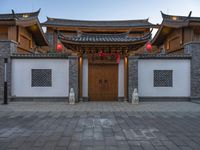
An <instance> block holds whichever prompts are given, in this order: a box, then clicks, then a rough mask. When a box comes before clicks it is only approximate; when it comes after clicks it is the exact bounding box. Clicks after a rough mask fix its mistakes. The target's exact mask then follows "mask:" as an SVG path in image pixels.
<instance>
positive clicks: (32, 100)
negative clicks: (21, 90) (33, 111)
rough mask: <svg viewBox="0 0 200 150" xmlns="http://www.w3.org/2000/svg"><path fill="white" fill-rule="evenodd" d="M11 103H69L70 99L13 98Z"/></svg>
mask: <svg viewBox="0 0 200 150" xmlns="http://www.w3.org/2000/svg"><path fill="white" fill-rule="evenodd" d="M10 101H15V102H16V101H18V102H69V98H68V97H11V99H10Z"/></svg>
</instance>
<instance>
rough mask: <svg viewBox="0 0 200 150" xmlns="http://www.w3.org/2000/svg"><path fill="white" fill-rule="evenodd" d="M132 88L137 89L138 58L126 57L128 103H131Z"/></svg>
mask: <svg viewBox="0 0 200 150" xmlns="http://www.w3.org/2000/svg"><path fill="white" fill-rule="evenodd" d="M134 88H138V57H135V56H129V57H128V101H129V102H130V101H131V98H132V93H133V90H134Z"/></svg>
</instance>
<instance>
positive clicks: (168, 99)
mask: <svg viewBox="0 0 200 150" xmlns="http://www.w3.org/2000/svg"><path fill="white" fill-rule="evenodd" d="M139 99H140V101H141V102H178V101H180V102H181V101H190V97H139Z"/></svg>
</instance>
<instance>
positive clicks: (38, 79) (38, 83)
mask: <svg viewBox="0 0 200 150" xmlns="http://www.w3.org/2000/svg"><path fill="white" fill-rule="evenodd" d="M31 73H32V87H51V86H52V71H51V69H32V72H31Z"/></svg>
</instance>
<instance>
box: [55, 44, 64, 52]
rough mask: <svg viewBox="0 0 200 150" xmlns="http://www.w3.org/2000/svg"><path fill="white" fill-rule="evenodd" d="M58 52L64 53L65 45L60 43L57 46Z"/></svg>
mask: <svg viewBox="0 0 200 150" xmlns="http://www.w3.org/2000/svg"><path fill="white" fill-rule="evenodd" d="M56 50H57V52H62V50H63V45H62V44H61V43H58V44H57V46H56Z"/></svg>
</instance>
